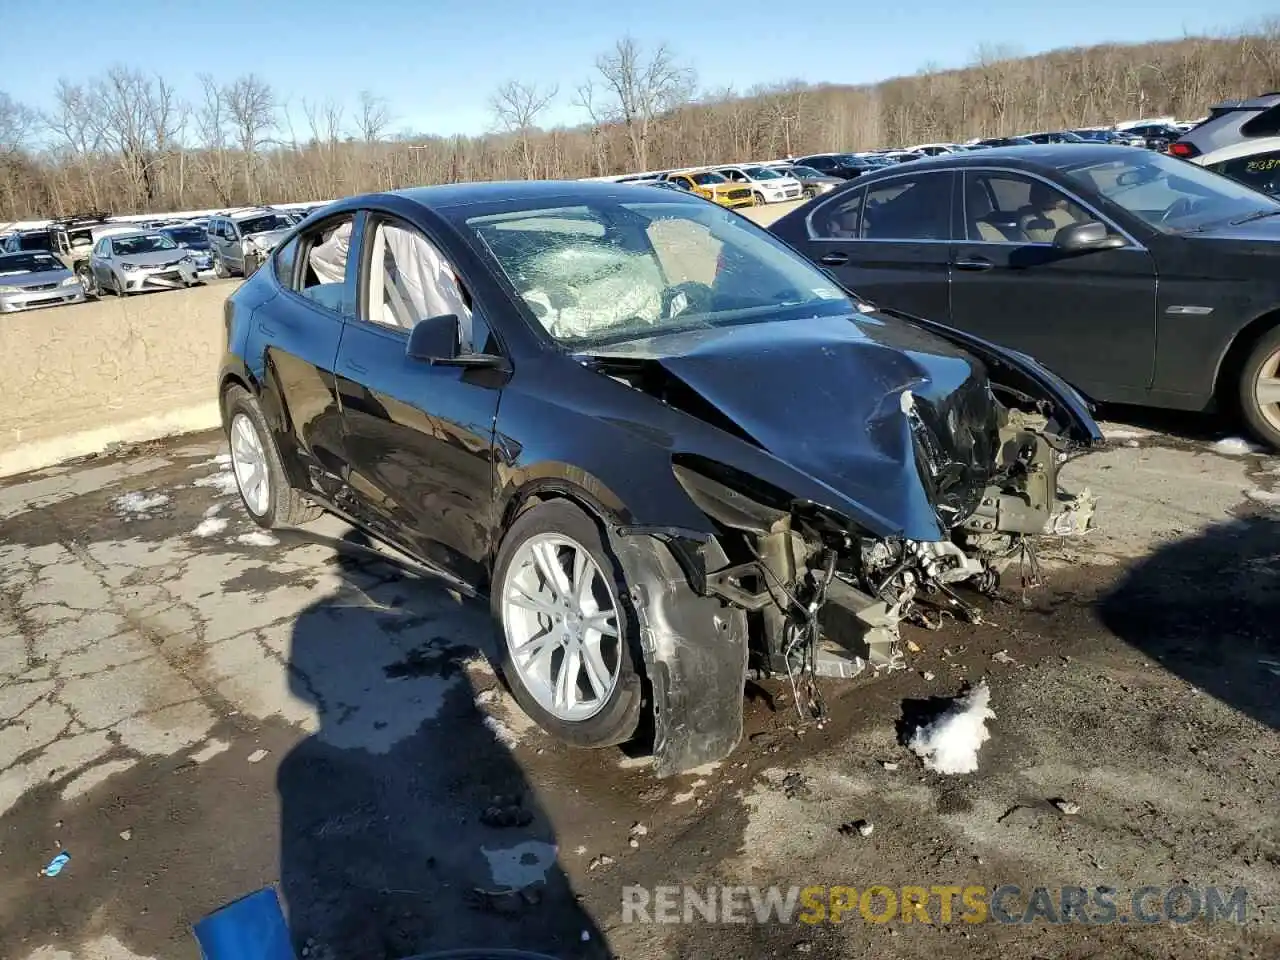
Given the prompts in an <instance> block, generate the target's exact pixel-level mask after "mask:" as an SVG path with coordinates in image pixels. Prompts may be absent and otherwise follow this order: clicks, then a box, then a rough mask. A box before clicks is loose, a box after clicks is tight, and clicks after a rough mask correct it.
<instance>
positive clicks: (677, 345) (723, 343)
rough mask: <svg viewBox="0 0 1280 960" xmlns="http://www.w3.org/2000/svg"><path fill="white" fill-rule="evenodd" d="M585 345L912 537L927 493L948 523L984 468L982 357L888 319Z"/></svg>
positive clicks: (991, 438)
mask: <svg viewBox="0 0 1280 960" xmlns="http://www.w3.org/2000/svg"><path fill="white" fill-rule="evenodd" d="M590 352H591V355H592V356H596V357H601V358H607V357H616V358H618V359H626V360H644V359H648V360H651V361H653V362H655V363H658V364H660V365H661V366H662V367H663V368H664V369H665V370H666V371H667V372H668V373H670V374H671V375H673V376H675V377H676V378H678V379H679V380H681V381H683V382H684V383H685V384H686V385H688V386H689V387H691V388H692V389H693V390H694V391H696V392H697V393H698V394H699V395H700V396H701V397H702V398H703V399H704V400H706V401H707V402H708V403H710V404H711V405H712V406H714V407H716V408H717V409H718V410H719V411H720V412H721V413H722V414H724V415H725V416H726V417H728V418H729V419H730V420H732V421H733V422H734V423H735V424H736V425H737V426H738V427H739V428H741V430H742V431H743V432H744V433H746V434H747V435H749V436H750V437H751V438H752V439H753V440H754V441H755V442H756V443H757V444H759V445H760V446H761V447H763V448H764V449H765V450H766V451H768V453H770V454H772V455H773V456H774V457H776V458H778V459H779V460H781V461H783V462H785V463H786V464H787V465H789V466H790V467H791V468H793V469H795V470H799V471H802V472H803V473H805V474H807V475H808V476H809V477H811V478H812V479H813V480H816V481H817V482H818V483H820V484H821V485H823V486H825V487H828V488H830V489H831V490H833V491H835V492H837V493H838V494H839V495H840V498H841V499H845V498H847V499H848V500H850V501H853V502H856V503H858V504H860V505H862V506H863V507H864V508H865V509H866V510H868V511H870V512H871V513H872V514H874V515H876V516H877V517H879V518H882V519H883V520H885V521H887V522H888V524H889V525H890V526H892V527H895V528H897V529H900V530H903V531H908V535H909V536H916V537H917V538H919V539H925V538H926V537H925V536H921V534H922V533H926V532H928V531H935V532H933V533H932V536H938V535H941V534H942V532H943V528H941V527H939V522H938V514H937V507H938V506H940V505H941V506H942V507H943V512H944V514H951V516H949V517H948V521H947V525H948V526H949V525H950V524H951V523H953V522H955V519H958V517H956V515H957V514H959V515H967V513H969V512H970V511H971V510H972V509H973V507H974V506H976V499H977V497H978V496H980V495H981V491H982V489H983V487H984V486H985V483H986V480H987V479H988V477H989V475H990V473H991V471H992V469H993V464H994V459H995V454H996V415H997V414H996V404H995V401H994V398H993V397H992V395H991V393H990V389H989V385H988V382H987V377H986V369H985V367H984V366H983V364H982V362H981V361H980V360H978V359H977V358H975V357H972V356H970V355H968V354H966V353H964V352H963V351H961V350H960V349H958V348H956V347H954V346H952V345H951V344H950V343H948V342H946V341H945V340H942V339H941V338H938V337H935V336H934V335H932V334H930V333H927V332H925V331H923V330H920V329H919V328H917V327H913V326H910V325H908V324H906V323H902V322H900V321H897V320H893V319H890V318H880V317H877V316H875V315H873V314H857V315H850V316H843V317H840V316H837V317H813V318H808V319H801V320H788V321H777V322H772V323H756V324H747V325H741V326H728V327H717V328H711V329H703V330H696V331H692V332H688V333H677V334H668V335H664V336H659V337H652V338H647V339H644V340H638V341H631V342H628V343H625V344H621V345H617V346H611V347H609V348H608V349H607V350H593V351H590ZM906 391H910V393H909V396H908V397H907V398H905V399H904V392H906ZM913 421H914V423H913ZM921 446H923V448H924V449H925V450H929V451H931V453H930V454H929V455H923V451H921V453H919V454H918V452H917V451H918V449H920V448H921ZM929 463H932V464H933V465H934V466H935V467H936V468H937V473H938V476H937V477H931V476H930V473H931V471H930V470H929V468H928V464H929ZM922 467H923V471H922ZM828 505H829V506H833V507H834V506H836V505H835V504H834V503H830V504H828Z"/></svg>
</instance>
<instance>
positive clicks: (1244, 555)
mask: <svg viewBox="0 0 1280 960" xmlns="http://www.w3.org/2000/svg"><path fill="white" fill-rule="evenodd" d="M1099 616H1100V617H1101V619H1102V621H1103V623H1104V624H1105V625H1106V626H1107V628H1108V629H1110V630H1111V631H1112V632H1113V633H1115V635H1116V636H1117V637H1119V638H1120V639H1122V640H1124V641H1126V642H1127V643H1129V644H1131V645H1132V646H1134V647H1135V648H1137V649H1138V650H1140V651H1142V652H1143V653H1145V654H1146V655H1147V656H1149V657H1151V658H1152V659H1154V660H1156V661H1157V662H1159V663H1160V664H1161V665H1162V666H1163V667H1165V668H1166V669H1167V670H1169V671H1170V672H1171V673H1173V674H1174V675H1176V676H1178V677H1181V678H1182V679H1183V680H1186V681H1187V682H1188V683H1191V684H1194V685H1195V686H1196V687H1198V688H1199V689H1201V690H1203V691H1205V692H1206V693H1208V694H1210V695H1211V696H1214V697H1216V698H1217V699H1218V700H1220V701H1222V702H1223V703H1225V704H1227V705H1229V706H1231V707H1233V708H1235V709H1236V710H1239V711H1240V712H1242V713H1244V714H1246V715H1247V716H1249V717H1252V718H1253V719H1255V720H1256V721H1258V722H1259V723H1263V724H1266V725H1267V726H1269V727H1271V728H1272V729H1280V698H1278V697H1277V696H1276V690H1277V688H1280V630H1277V628H1276V624H1277V622H1280V517H1276V516H1256V515H1254V516H1247V517H1242V518H1238V519H1235V520H1231V521H1228V522H1225V523H1219V524H1216V525H1214V526H1212V527H1209V528H1208V529H1207V530H1205V531H1202V532H1201V533H1200V534H1198V535H1197V536H1194V537H1189V538H1187V539H1184V540H1178V541H1176V542H1174V543H1171V544H1168V545H1166V546H1163V547H1161V548H1160V549H1158V550H1156V551H1155V552H1154V553H1153V554H1151V555H1150V556H1149V557H1147V558H1146V559H1144V560H1142V561H1139V562H1138V563H1137V564H1136V565H1135V566H1134V567H1132V568H1131V569H1130V570H1129V571H1128V572H1126V573H1125V574H1124V576H1123V577H1122V578H1121V579H1120V581H1119V582H1118V583H1117V584H1116V586H1115V587H1114V588H1113V589H1112V590H1111V591H1110V592H1109V593H1108V595H1107V596H1105V597H1104V598H1103V600H1102V602H1101V605H1100V608H1099Z"/></svg>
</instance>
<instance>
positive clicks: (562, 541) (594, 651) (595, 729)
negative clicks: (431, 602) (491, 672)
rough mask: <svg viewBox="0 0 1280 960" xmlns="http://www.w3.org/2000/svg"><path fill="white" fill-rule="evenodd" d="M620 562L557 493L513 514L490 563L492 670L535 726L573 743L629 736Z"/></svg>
mask: <svg viewBox="0 0 1280 960" xmlns="http://www.w3.org/2000/svg"><path fill="white" fill-rule="evenodd" d="M621 576H622V574H621V568H620V566H619V564H618V562H617V559H616V557H615V556H614V554H613V553H612V551H611V550H610V549H609V547H608V546H607V544H606V541H605V539H604V538H603V536H602V534H601V531H600V528H599V527H598V526H597V525H596V523H595V521H594V520H592V519H591V518H590V517H589V516H587V514H585V513H583V511H582V510H581V509H579V508H578V507H577V506H576V505H575V504H573V503H570V502H569V501H567V500H550V501H548V502H546V503H540V504H538V505H536V506H534V507H532V508H530V509H528V510H526V511H525V512H524V513H522V514H521V515H520V516H519V517H518V518H517V519H516V521H515V523H513V524H512V526H511V529H510V530H509V531H508V532H507V535H506V537H505V538H504V540H503V543H502V547H501V549H500V550H499V552H498V558H497V562H496V563H495V565H494V579H493V584H494V586H493V591H492V596H491V603H492V608H493V615H494V619H495V620H496V621H497V623H498V624H499V625H500V627H501V629H502V634H503V648H502V675H503V678H504V680H505V681H506V683H507V685H508V687H509V688H510V689H511V693H512V695H513V696H514V697H515V699H516V701H517V702H518V703H519V704H520V706H521V707H522V708H523V709H524V711H525V712H526V713H528V714H529V716H530V717H532V718H533V720H534V721H536V722H537V723H538V725H539V726H541V727H542V728H543V729H544V730H546V731H547V732H548V733H551V734H552V735H554V736H557V737H559V738H560V739H562V740H565V741H567V742H568V743H571V744H574V745H576V746H582V747H604V746H610V745H612V744H618V743H622V742H624V741H625V740H628V739H630V738H631V736H632V735H633V734H634V733H635V731H636V728H637V726H638V724H639V718H640V706H641V701H642V699H643V698H642V684H641V681H640V674H639V672H638V671H637V669H636V666H635V664H636V663H637V662H638V661H639V656H638V654H636V655H633V652H632V651H633V649H635V648H637V645H635V644H634V641H633V635H634V633H635V630H634V627H633V626H632V621H631V620H628V618H627V615H626V609H625V608H624V606H623V604H622V601H621V598H622V597H624V596H625V595H626V587H625V585H624V584H623V582H622V581H621Z"/></svg>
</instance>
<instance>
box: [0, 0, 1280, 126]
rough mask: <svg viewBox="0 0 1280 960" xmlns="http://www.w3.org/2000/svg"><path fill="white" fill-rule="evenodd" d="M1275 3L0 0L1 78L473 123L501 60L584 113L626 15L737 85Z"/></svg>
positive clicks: (1115, 33)
mask: <svg viewBox="0 0 1280 960" xmlns="http://www.w3.org/2000/svg"><path fill="white" fill-rule="evenodd" d="M1144 6H1145V7H1147V9H1146V10H1145V11H1144V10H1143V9H1142V8H1143V7H1144ZM611 8H612V9H611ZM1275 9H1276V5H1275V0H1218V2H1216V3H1205V2H1204V0H1161V2H1160V3H1155V2H1152V3H1149V4H1142V5H1139V4H1129V3H1123V2H1117V0H1072V2H1070V3H1054V2H1047V3H1046V2H1035V0H982V2H981V3H974V2H962V0H907V2H898V0H887V2H886V0H875V2H871V3H854V4H848V3H822V2H818V3H784V2H781V0H732V2H718V3H714V4H699V3H697V2H693V0H645V2H642V3H608V2H606V0H549V2H544V3H540V4H533V3H528V2H521V0H471V2H469V3H449V4H445V3H442V2H440V0H417V2H414V0H209V2H191V0H124V2H122V3H103V2H101V0H92V2H91V0H55V2H51V3H47V4H46V3H32V2H27V0H0V63H2V64H4V67H5V69H4V70H3V71H2V72H0V90H5V91H6V92H7V93H9V94H10V95H11V96H13V97H14V98H15V99H18V100H20V101H22V102H24V103H27V104H29V105H31V106H34V107H38V108H42V109H43V108H47V107H48V106H49V105H50V101H51V98H52V92H53V89H54V86H55V84H56V81H57V79H58V77H59V76H65V77H67V78H68V79H70V80H73V81H76V80H83V79H86V78H88V77H89V76H91V75H93V74H95V73H98V72H100V71H102V70H104V69H106V68H108V67H109V66H111V65H112V64H114V63H123V64H126V65H128V66H131V67H137V68H141V69H143V70H147V71H151V72H155V73H158V74H161V75H162V76H164V77H165V78H166V79H167V80H169V81H170V82H171V83H172V84H174V85H175V86H176V87H177V89H178V91H179V93H180V94H181V95H182V96H184V97H186V98H188V99H192V100H195V99H197V98H198V96H199V92H200V87H199V82H198V81H197V79H196V77H197V75H198V74H200V73H202V72H209V73H212V74H214V75H215V76H217V77H218V78H219V79H227V80H230V79H232V78H234V77H235V76H237V75H239V74H242V73H247V72H249V71H253V72H255V73H257V74H258V75H259V76H261V77H263V78H264V79H266V80H267V81H268V82H270V83H271V84H272V86H273V87H274V88H275V89H276V90H277V92H278V94H279V95H280V96H281V97H282V98H284V99H285V100H286V101H287V104H288V109H289V110H290V113H291V115H292V117H293V118H294V121H295V123H296V124H297V128H298V133H299V135H300V136H301V135H303V134H304V132H305V120H304V118H303V117H304V115H303V112H302V99H303V98H304V97H305V98H307V99H308V100H310V101H313V102H316V101H323V100H325V99H326V98H332V99H334V100H337V101H339V102H343V103H345V104H347V105H349V107H353V106H354V104H355V103H356V98H357V95H358V92H359V90H360V89H361V87H368V88H369V89H371V90H373V91H374V92H375V93H377V94H379V95H381V96H383V97H385V98H386V99H387V100H388V101H389V103H390V107H391V111H392V113H393V115H394V117H395V122H394V124H393V130H396V131H399V130H401V129H406V128H407V129H412V130H415V131H423V132H428V133H444V134H448V133H455V132H456V133H469V134H474V133H480V132H483V131H484V130H486V129H488V128H489V127H490V126H491V125H492V120H491V116H490V113H489V109H488V100H489V96H490V94H491V93H492V91H493V90H494V89H495V88H496V87H497V86H498V85H499V84H501V83H502V82H503V81H504V80H507V79H511V78H519V79H521V80H524V81H526V82H537V83H540V84H544V85H545V84H558V85H559V87H560V96H559V97H558V98H557V100H556V102H555V104H554V107H553V110H552V111H551V112H550V113H549V114H548V117H547V119H548V120H550V121H551V122H553V123H554V122H561V123H569V124H571V123H577V122H581V120H582V119H583V117H582V115H581V111H579V110H577V109H576V108H574V107H573V106H572V105H571V103H570V101H571V99H572V96H573V91H574V90H575V88H576V87H577V85H578V84H580V83H581V82H582V80H583V79H584V78H585V77H587V76H588V75H590V74H591V73H592V69H593V66H592V65H593V62H594V60H595V57H596V55H597V54H598V53H599V52H601V51H603V50H605V49H607V48H609V47H610V46H611V45H612V44H613V43H614V42H615V41H616V40H617V39H618V38H619V37H620V36H622V35H623V34H626V33H630V34H631V35H632V36H633V37H635V38H636V39H637V40H638V41H640V42H641V43H642V44H645V45H646V46H650V45H653V44H656V43H658V42H661V41H665V42H667V43H668V45H669V46H670V47H671V48H672V49H673V50H675V51H676V53H677V54H679V56H680V57H681V58H682V59H683V60H685V61H687V62H689V63H691V64H692V65H693V66H694V67H695V68H696V69H697V71H698V78H699V83H700V86H701V87H702V88H703V89H718V88H721V87H724V86H726V85H729V84H732V85H734V86H735V87H737V88H739V89H743V88H746V87H749V86H751V85H753V84H756V83H769V82H774V81H781V80H787V79H793V78H799V79H803V80H808V81H830V82H835V83H864V82H871V81H875V80H880V79H884V78H887V77H891V76H896V75H900V74H909V73H914V72H916V71H917V70H918V69H920V68H921V67H922V66H924V65H925V64H928V63H935V64H939V65H942V66H960V65H963V64H964V63H965V62H967V61H968V60H969V59H971V57H972V55H973V53H974V51H975V50H976V49H977V47H978V46H979V44H982V43H989V44H1008V45H1013V46H1015V47H1016V48H1017V49H1019V50H1020V51H1022V52H1027V53H1034V52H1038V51H1042V50H1048V49H1053V48H1056V47H1066V46H1075V45H1080V44H1090V43H1099V42H1104V41H1119V42H1126V41H1140V40H1147V39H1156V38H1170V37H1176V36H1179V35H1181V34H1183V33H1184V32H1193V33H1201V32H1220V31H1224V30H1229V29H1232V28H1235V27H1238V26H1240V25H1242V24H1245V23H1248V22H1251V21H1256V20H1258V19H1260V18H1261V17H1263V16H1264V15H1266V14H1268V13H1274V11H1275ZM712 10H719V11H723V13H720V14H716V13H712V12H711V11H712ZM978 11H981V14H979V13H978ZM72 38H74V39H72Z"/></svg>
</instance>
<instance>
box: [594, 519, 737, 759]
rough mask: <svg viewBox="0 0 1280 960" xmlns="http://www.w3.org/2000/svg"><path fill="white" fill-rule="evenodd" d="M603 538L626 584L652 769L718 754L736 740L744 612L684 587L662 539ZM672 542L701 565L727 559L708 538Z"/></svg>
mask: <svg viewBox="0 0 1280 960" xmlns="http://www.w3.org/2000/svg"><path fill="white" fill-rule="evenodd" d="M611 541H612V545H613V548H614V551H615V553H616V554H617V556H618V558H619V560H620V561H621V563H622V566H623V568H624V570H625V571H626V575H627V582H628V583H629V584H632V588H631V593H630V595H629V597H628V601H629V603H630V606H631V608H632V611H633V612H634V614H635V618H636V625H637V627H638V634H639V637H640V646H641V653H642V655H643V657H644V665H645V672H646V674H647V675H648V678H649V683H650V685H651V690H650V691H649V696H650V697H651V698H652V704H653V710H652V715H653V722H654V737H653V764H654V772H655V774H656V775H657V776H659V777H667V776H671V775H672V774H676V773H681V772H684V771H688V770H692V769H695V768H697V767H700V766H703V765H704V764H707V763H714V762H716V761H719V760H723V759H724V758H725V757H727V756H728V755H729V754H730V753H732V752H733V750H734V748H735V747H736V746H737V745H738V742H739V741H740V740H741V739H742V715H743V706H742V701H743V683H744V682H745V680H746V675H747V619H746V613H745V612H744V611H742V610H740V609H737V608H734V607H731V606H728V605H726V604H724V603H722V602H721V601H720V600H719V599H717V598H715V597H709V596H700V595H699V594H698V592H697V591H695V590H691V589H690V586H691V584H690V582H689V573H688V570H687V568H686V567H684V566H682V565H681V563H680V562H679V561H678V560H677V559H676V555H675V553H674V552H673V548H672V547H671V546H669V545H668V544H667V543H664V542H663V541H662V540H659V539H657V538H656V537H653V536H649V535H647V534H644V533H638V532H634V533H633V532H627V531H614V532H613V534H612V536H611ZM679 549H684V550H685V552H686V557H687V558H689V559H692V560H693V562H694V565H695V566H698V567H700V568H702V569H705V566H706V564H710V565H712V566H716V567H718V566H722V565H723V564H724V563H725V562H727V561H726V560H725V559H724V557H723V554H720V553H719V549H720V548H719V546H718V544H716V543H715V542H714V541H709V542H706V543H701V544H698V543H690V542H688V541H684V542H682V544H681V547H680V548H679ZM707 551H710V552H711V553H712V554H713V555H712V556H710V557H705V552H707ZM716 554H718V555H716Z"/></svg>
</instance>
